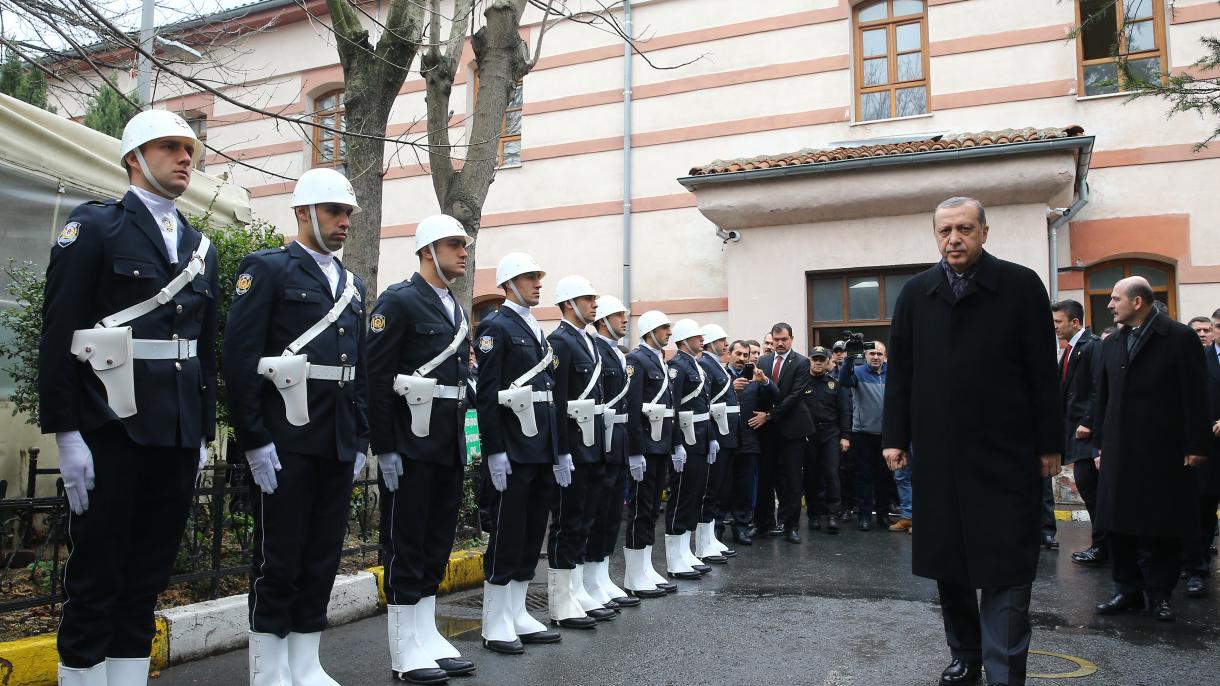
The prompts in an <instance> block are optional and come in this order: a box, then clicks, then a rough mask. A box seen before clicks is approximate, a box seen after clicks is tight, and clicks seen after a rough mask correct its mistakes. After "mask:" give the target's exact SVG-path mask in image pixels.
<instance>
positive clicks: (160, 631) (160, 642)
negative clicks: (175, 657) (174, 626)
mask: <svg viewBox="0 0 1220 686" xmlns="http://www.w3.org/2000/svg"><path fill="white" fill-rule="evenodd" d="M156 622H157V632H156V633H155V634H153V640H152V651H151V652H149V657H151V658H152V668H153V669H157V670H160V669H165V668H166V667H168V666H169V622H168V621H166V619H165V618H164V617H157V618H156Z"/></svg>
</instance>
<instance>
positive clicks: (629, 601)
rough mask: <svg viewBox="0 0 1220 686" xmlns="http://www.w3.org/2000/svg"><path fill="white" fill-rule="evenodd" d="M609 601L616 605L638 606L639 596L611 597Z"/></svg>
mask: <svg viewBox="0 0 1220 686" xmlns="http://www.w3.org/2000/svg"><path fill="white" fill-rule="evenodd" d="M662 592H663V591H662ZM611 601H612V602H613V603H614V604H616V605H618V606H619V607H639V606H640V599H639V598H628V597H627V596H623V597H622V598H612V599H611Z"/></svg>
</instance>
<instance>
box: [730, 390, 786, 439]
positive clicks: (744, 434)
mask: <svg viewBox="0 0 1220 686" xmlns="http://www.w3.org/2000/svg"><path fill="white" fill-rule="evenodd" d="M730 376H732V377H733V379H738V378H740V375H739V374H738V373H737V372H735V371H731V370H730ZM778 397H779V389H778V388H776V386H775V384H774V383H773V382H772V381H771V379H767V380H766V381H765V382H763V383H759V382H757V381H752V380H751V381H750V383H748V384H746V387H745V388H743V389H741V390H740V391H739V392H738V393H737V401H738V403H739V406H740V407H741V423H740V424H738V427H737V428H738V431H737V451H738V452H741V453H751V454H754V455H758V454H761V453H762V436H761V432H760V431H759V430H757V429H751V428H750V425H749V420H750V418H751V417H753V416H754V413H755V412H766V411H767V409H768V408H770V407H771V404H772V403H774V402H775V400H776V399H777V398H778ZM763 429H764V430H765V429H766V425H763Z"/></svg>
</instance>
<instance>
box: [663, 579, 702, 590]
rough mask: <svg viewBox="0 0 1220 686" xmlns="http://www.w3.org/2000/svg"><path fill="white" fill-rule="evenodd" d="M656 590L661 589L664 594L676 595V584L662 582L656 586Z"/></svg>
mask: <svg viewBox="0 0 1220 686" xmlns="http://www.w3.org/2000/svg"><path fill="white" fill-rule="evenodd" d="M695 578H696V579H697V578H699V577H695ZM657 588H659V589H661V590H662V591H665V592H666V593H677V592H678V584H671V583H669V582H667V581H662V582H661V583H659V584H657Z"/></svg>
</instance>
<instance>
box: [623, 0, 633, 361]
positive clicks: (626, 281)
mask: <svg viewBox="0 0 1220 686" xmlns="http://www.w3.org/2000/svg"><path fill="white" fill-rule="evenodd" d="M623 33H624V34H625V35H626V38H624V39H623V304H624V305H626V306H627V309H629V310H630V309H631V61H632V57H633V56H634V55H633V54H632V45H631V42H632V40H633V38H634V36H635V34H634V33H632V28H631V0H624V2H623ZM623 338H624V340H625V341H627V342H628V343H630V342H631V318H630V317H628V318H627V335H626V336H624V337H623Z"/></svg>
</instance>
